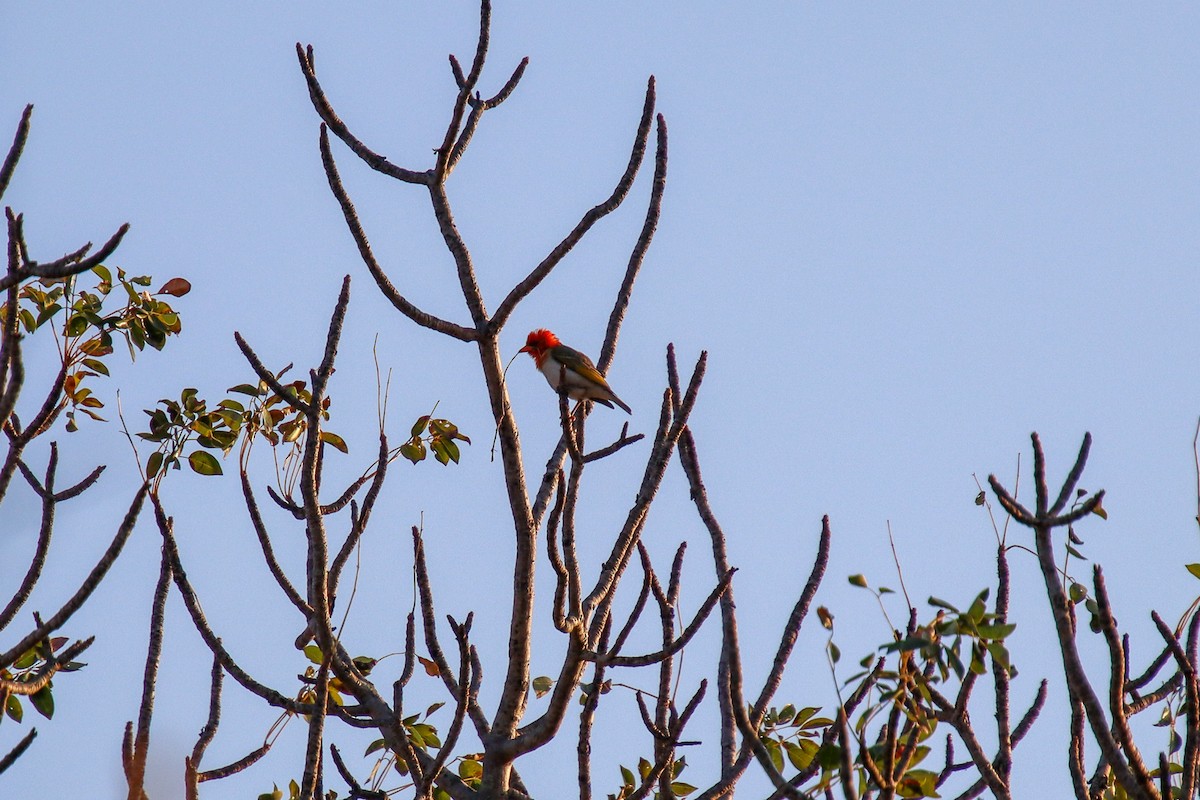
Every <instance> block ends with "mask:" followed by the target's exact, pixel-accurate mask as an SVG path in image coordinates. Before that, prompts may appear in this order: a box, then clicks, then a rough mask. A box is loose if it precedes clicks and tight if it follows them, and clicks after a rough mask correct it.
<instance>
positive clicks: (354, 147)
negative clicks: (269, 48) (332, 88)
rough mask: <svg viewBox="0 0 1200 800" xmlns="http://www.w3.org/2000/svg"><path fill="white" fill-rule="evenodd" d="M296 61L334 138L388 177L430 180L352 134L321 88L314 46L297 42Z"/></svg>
mask: <svg viewBox="0 0 1200 800" xmlns="http://www.w3.org/2000/svg"><path fill="white" fill-rule="evenodd" d="M296 58H298V59H299V61H300V71H301V72H303V73H304V80H305V82H306V83H307V84H308V96H309V98H310V99H311V100H312V104H313V108H315V109H316V111H317V114H318V115H319V116H320V117H321V119H322V120H324V121H325V124H326V125H328V126H329V128H330V129H331V130H332V131H333V133H334V135H335V136H337V137H338V138H339V139H341V140H342V141H343V142H344V143H345V144H346V146H347V147H349V148H350V150H351V151H353V152H354V155H356V156H358V157H359V158H361V159H362V160H363V162H365V163H366V165H367V166H369V167H370V168H371V169H373V170H375V171H376V172H382V173H383V174H384V175H387V176H389V177H392V178H395V179H396V180H400V181H404V182H405V183H421V184H423V183H427V182H428V181H429V180H430V173H429V172H416V171H414V170H410V169H404V168H403V167H398V166H396V165H395V164H392V163H391V162H390V161H388V160H387V158H385V157H384V156H381V155H379V154H378V153H376V152H375V151H373V150H371V149H370V148H369V147H367V146H366V145H365V144H363V143H362V142H361V141H359V140H358V139H357V138H356V137H355V136H354V134H352V133H350V130H349V128H347V127H346V125H345V123H343V122H342V120H341V118H340V117H339V116H338V115H337V112H335V111H334V110H333V106H332V105H331V104H330V102H329V100H328V98H326V96H325V90H324V89H322V88H321V84H320V82H319V81H318V80H317V73H316V68H315V66H314V60H313V49H312V45H309V46H308V47H307V48H305V47H304V46H303V45H301V44H300V43H299V42H296Z"/></svg>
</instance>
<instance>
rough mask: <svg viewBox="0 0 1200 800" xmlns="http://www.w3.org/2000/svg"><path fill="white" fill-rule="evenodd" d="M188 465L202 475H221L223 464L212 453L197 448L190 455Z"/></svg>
mask: <svg viewBox="0 0 1200 800" xmlns="http://www.w3.org/2000/svg"><path fill="white" fill-rule="evenodd" d="M188 465H189V466H191V468H192V471H193V472H196V473H199V474H201V475H220V474H221V464H220V462H218V461H217V459H216V458H214V457H213V456H212V454H210V453H206V452H204V451H203V450H197V451H196V452H194V453H192V454H191V455H190V456H188Z"/></svg>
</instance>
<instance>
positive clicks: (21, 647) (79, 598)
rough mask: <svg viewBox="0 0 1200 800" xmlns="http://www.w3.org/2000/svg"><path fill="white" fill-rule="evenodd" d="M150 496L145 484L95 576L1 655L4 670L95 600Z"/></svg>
mask: <svg viewBox="0 0 1200 800" xmlns="http://www.w3.org/2000/svg"><path fill="white" fill-rule="evenodd" d="M147 492H148V487H147V486H146V485H144V484H143V485H142V487H141V488H140V489H139V490H138V492H137V494H136V495H135V496H134V498H133V502H132V503H131V504H130V506H129V510H128V511H127V512H126V513H125V518H124V519H123V520H122V521H121V525H120V526H119V527H118V528H117V533H116V535H115V536H114V537H113V540H112V542H111V543H110V544H109V546H108V549H106V550H105V551H104V554H103V555H101V556H100V560H99V561H97V562H96V565H95V566H94V567H92V570H91V572H89V573H88V575H87V577H86V578H84V580H83V583H82V584H80V586H79V588H78V589H77V590H76V591H75V594H73V595H72V596H71V599H69V600H68V601H67V602H66V603H64V604H63V605H62V607H61V608H60V609H59V610H58V611H57V612H55V613H54V614H53V615H51V617H50V618H49V619H48V620H46V621H45V622H43V623H41V624H40V625H38V626H37V627H36V628H35V629H34V630H32V631H31V632H30V633H29V634H28V635H27V636H26V637H25V638H23V639H21V640H20V641H19V642H17V644H16V645H14V646H13V647H12V648H11V649H9V650H8V651H7V652H6V653H3V654H0V666H5V667H6V666H8V665H9V664H12V663H13V662H14V661H16V660H17V659H18V658H20V657H21V655H22V654H24V652H25V651H26V650H28V649H29V648H30V647H32V646H33V645H34V644H36V643H37V642H39V641H41V640H42V639H44V638H45V637H46V636H47V635H48V634H49V633H50V632H51V631H56V630H58V629H59V628H61V627H62V626H63V624H64V623H65V622H66V621H67V620H68V619H70V618H71V616H72V615H73V614H74V613H75V612H76V611H78V610H79V608H80V607H81V606H82V605H83V604H84V603H85V602H86V601H87V599H88V598H89V597H91V595H92V592H94V591H95V590H96V587H97V586H99V585H100V581H102V580H104V576H105V575H107V574H108V570H109V569H110V568H111V567H112V565H113V563H114V562H115V561H116V560H117V556H119V555H120V554H121V549H122V548H123V547H124V546H125V542H127V541H128V540H129V535H130V534H131V533H133V527H134V523H136V522H137V517H138V513H139V512H140V511H141V510H142V503H143V502H144V501H145V499H146V494H147Z"/></svg>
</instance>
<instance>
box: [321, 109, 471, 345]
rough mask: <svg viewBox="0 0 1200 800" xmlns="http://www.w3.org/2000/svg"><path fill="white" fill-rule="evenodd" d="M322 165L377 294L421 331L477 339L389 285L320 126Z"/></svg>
mask: <svg viewBox="0 0 1200 800" xmlns="http://www.w3.org/2000/svg"><path fill="white" fill-rule="evenodd" d="M321 163H322V164H323V165H324V167H325V177H326V179H327V180H328V181H329V188H330V190H331V191H332V192H333V196H334V197H335V198H337V201H338V205H339V206H341V209H342V216H343V217H345V219H346V227H348V228H349V229H350V235H351V236H353V237H354V243H355V244H356V245H357V246H358V254H359V257H360V258H362V260H363V263H364V264H366V266H367V270H368V271H369V272H370V273H371V277H372V278H374V279H375V284H376V285H377V286H378V287H379V291H381V292H382V293H383V296H384V297H386V298H387V299H388V300H389V301H390V302H391V304H392V305H393V306H395V308H396V310H397V311H399V312H400V313H401V314H403V315H404V316H406V317H408V318H409V319H410V320H412V321H413V322H415V323H417V324H418V325H420V326H421V327H423V328H429V329H430V330H434V331H437V332H438V333H444V334H446V335H447V336H452V337H454V338H455V339H458V340H460V341H464V342H471V341H474V340H475V339H476V337H477V336H478V334H477V333H476V332H475V330H474V329H472V328H467V327H464V326H462V325H458V324H457V323H454V322H448V321H446V320H444V319H441V318H439V317H435V316H434V315H433V314H429V313H427V312H425V311H422V310H421V309H419V308H417V307H416V306H415V305H413V304H412V303H410V302H409V301H408V300H407V299H406V298H405V297H404V296H403V295H402V294H400V292H399V291H398V290H397V289H396V287H395V286H393V285H392V282H391V280H389V279H388V276H387V275H386V274H385V273H384V271H383V268H382V267H381V266H380V265H379V262H378V261H377V260H376V259H375V253H374V252H373V251H372V250H371V243H370V242H369V241H368V240H367V234H366V232H365V231H364V230H363V227H362V223H361V222H360V221H359V219H358V212H357V211H355V209H354V203H353V202H352V201H351V200H350V195H349V194H348V193H347V192H346V189H345V187H344V186H343V185H342V178H341V176H340V175H339V174H338V169H337V164H336V163H335V162H334V160H333V153H332V151H331V150H330V148H329V134H328V133H327V132H326V129H325V126H324V125H322V126H321Z"/></svg>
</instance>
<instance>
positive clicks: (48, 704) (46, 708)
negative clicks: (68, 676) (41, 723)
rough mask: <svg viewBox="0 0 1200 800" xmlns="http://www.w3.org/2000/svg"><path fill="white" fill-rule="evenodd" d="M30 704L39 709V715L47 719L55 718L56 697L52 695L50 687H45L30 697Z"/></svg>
mask: <svg viewBox="0 0 1200 800" xmlns="http://www.w3.org/2000/svg"><path fill="white" fill-rule="evenodd" d="M29 702H30V703H32V704H33V707H34V708H36V709H37V711H38V713H39V714H41V715H42V716H43V717H45V718H46V719H50V718H52V717H53V716H54V695H53V694H51V693H50V685H49V684H47V685H46V686H43V687H42V688H41V689H39V690H38V691H36V692H34V693H33V694H31V695H30V696H29Z"/></svg>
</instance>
